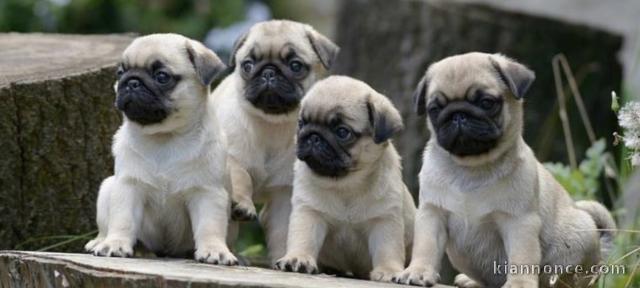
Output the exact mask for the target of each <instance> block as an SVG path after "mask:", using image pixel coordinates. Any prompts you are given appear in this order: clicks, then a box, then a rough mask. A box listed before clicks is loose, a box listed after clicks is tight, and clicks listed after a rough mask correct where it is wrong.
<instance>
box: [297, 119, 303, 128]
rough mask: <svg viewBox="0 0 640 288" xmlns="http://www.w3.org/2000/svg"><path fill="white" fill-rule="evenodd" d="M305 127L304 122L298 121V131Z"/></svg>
mask: <svg viewBox="0 0 640 288" xmlns="http://www.w3.org/2000/svg"><path fill="white" fill-rule="evenodd" d="M303 126H304V120H302V119H298V129H300V128H302V127H303Z"/></svg>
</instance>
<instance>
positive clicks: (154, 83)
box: [116, 59, 181, 125]
mask: <svg viewBox="0 0 640 288" xmlns="http://www.w3.org/2000/svg"><path fill="white" fill-rule="evenodd" d="M117 73H118V86H117V91H118V96H117V98H116V106H117V107H118V109H119V110H120V111H122V112H124V114H125V115H126V116H127V118H129V119H130V120H131V121H134V122H137V123H139V124H141V125H149V124H156V123H160V122H162V121H163V120H164V119H165V118H167V116H168V115H169V114H170V113H171V111H172V109H173V107H172V105H171V98H170V95H171V92H172V91H173V89H174V88H175V86H176V85H177V84H178V83H179V82H180V80H181V79H180V78H181V76H180V75H177V74H175V73H174V72H173V71H171V70H170V69H169V68H168V67H167V65H166V64H165V63H164V62H163V61H161V60H159V59H155V60H153V61H151V62H150V63H144V64H143V65H135V64H131V63H126V62H123V63H122V65H120V67H119V68H118V72H117Z"/></svg>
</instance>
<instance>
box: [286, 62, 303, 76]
mask: <svg viewBox="0 0 640 288" xmlns="http://www.w3.org/2000/svg"><path fill="white" fill-rule="evenodd" d="M303 67H304V65H303V64H302V62H300V61H297V60H294V61H291V62H290V63H289V69H291V71H293V72H296V73H298V72H300V71H302V68H303Z"/></svg>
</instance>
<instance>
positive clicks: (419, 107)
mask: <svg viewBox="0 0 640 288" xmlns="http://www.w3.org/2000/svg"><path fill="white" fill-rule="evenodd" d="M428 84H429V80H428V79H427V76H426V75H425V76H424V77H422V79H421V80H420V82H419V83H418V87H416V91H415V92H413V105H414V106H415V110H416V113H418V115H420V116H422V115H424V113H426V112H427V95H425V94H427V90H428V89H429V87H428Z"/></svg>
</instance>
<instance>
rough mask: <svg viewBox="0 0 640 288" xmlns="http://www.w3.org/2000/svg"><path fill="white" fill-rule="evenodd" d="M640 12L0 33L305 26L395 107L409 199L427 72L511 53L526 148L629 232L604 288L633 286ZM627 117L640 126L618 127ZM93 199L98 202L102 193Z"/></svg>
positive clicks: (72, 241) (367, 1)
mask: <svg viewBox="0 0 640 288" xmlns="http://www.w3.org/2000/svg"><path fill="white" fill-rule="evenodd" d="M638 16H640V1H638V0H612V1H599V0H563V1H556V0H457V1H427V0H399V1H387V0H350V1H347V0H343V1H340V0H264V1H259V0H245V1H243V0H189V1H179V0H153V1H152V0H146V1H128V0H0V32H44V33H72V34H112V33H136V34H148V33H157V32H174V33H180V34H184V35H186V36H189V37H192V38H195V39H199V40H201V41H203V42H204V43H205V44H206V45H207V46H208V47H210V48H211V49H213V50H214V51H216V52H217V53H218V54H219V55H220V56H221V58H223V59H226V58H227V57H228V54H229V51H230V49H231V47H232V46H233V43H234V41H235V39H236V38H237V37H238V36H239V35H241V34H242V33H243V32H244V31H246V30H247V29H248V28H249V27H250V26H251V25H252V24H254V23H256V22H259V21H264V20H268V19H274V18H275V19H281V18H286V19H292V20H296V21H301V22H307V23H309V24H311V25H312V26H314V27H315V28H316V29H317V30H319V31H320V32H321V33H323V34H325V35H327V36H329V37H330V38H331V39H334V41H335V42H336V43H337V44H338V45H339V46H340V47H341V49H342V50H341V53H340V55H339V59H338V61H337V64H336V67H334V69H333V70H334V71H333V72H334V73H337V74H347V75H350V76H353V77H356V78H359V79H361V80H364V81H365V82H367V83H369V84H370V85H371V86H372V87H374V88H375V89H377V90H379V91H380V92H382V93H383V94H385V95H387V96H388V97H389V98H390V99H391V100H392V101H393V102H394V104H395V105H396V106H397V107H398V108H399V110H401V112H402V114H403V117H404V119H405V124H406V129H405V131H404V132H403V133H402V134H401V135H399V136H398V137H397V138H396V139H395V143H396V145H397V147H398V149H399V150H400V152H401V154H402V156H403V164H404V176H405V181H406V183H407V185H408V186H409V188H410V189H411V191H412V193H413V194H414V196H415V195H417V192H418V186H417V177H416V175H417V174H418V171H419V168H420V165H421V163H420V161H421V159H420V158H421V157H420V156H421V149H422V147H424V143H425V141H426V140H427V139H428V135H427V133H426V127H425V119H424V118H419V117H417V116H416V115H415V114H414V113H413V112H412V111H413V107H412V105H413V103H412V101H411V94H412V93H413V89H414V88H415V87H416V85H417V83H418V81H419V79H420V78H421V77H422V76H423V74H424V71H425V69H426V68H427V67H428V65H429V64H430V63H432V62H434V61H437V60H439V59H441V58H443V57H446V56H450V55H454V54H458V53H463V52H468V51H483V52H491V53H494V52H497V53H504V54H506V55H508V56H510V57H513V58H515V59H517V60H519V61H520V62H523V63H525V64H526V65H528V66H529V67H531V68H532V69H533V70H535V71H536V74H537V80H536V82H535V83H534V84H533V86H532V88H531V90H530V92H529V95H528V98H527V99H526V110H525V111H526V115H525V117H526V123H525V140H526V141H527V143H529V145H531V146H532V147H533V149H534V151H535V152H536V155H537V156H538V158H539V159H540V160H541V161H543V162H546V165H547V167H548V168H549V170H550V171H551V172H552V173H553V174H554V175H555V176H556V178H557V179H558V180H559V181H560V182H561V183H562V184H563V185H564V186H565V188H567V190H568V191H569V192H570V193H571V194H572V196H573V197H574V198H576V199H596V200H598V201H601V202H603V203H605V204H606V205H607V206H608V207H609V208H611V210H612V211H614V213H615V215H616V217H617V220H618V223H620V225H621V229H624V230H625V231H621V232H620V233H619V235H618V239H617V242H616V243H617V247H616V253H615V255H614V256H613V258H612V259H610V262H611V263H614V262H616V263H625V264H626V265H627V267H628V269H627V271H626V272H627V273H626V274H625V275H619V276H614V275H610V276H606V277H603V279H602V280H600V282H599V284H598V285H600V286H601V287H640V286H638V285H640V280H638V277H637V276H636V275H637V274H640V271H635V270H634V269H637V268H638V264H639V263H640V257H639V256H638V255H640V252H639V251H640V231H638V230H640V228H639V227H640V217H639V216H638V206H639V205H640V175H638V173H635V171H634V164H635V165H638V164H640V156H638V155H637V154H636V153H637V152H638V149H639V148H640V147H636V146H634V143H632V142H633V140H634V139H638V137H640V131H634V130H633V128H634V127H640V111H634V110H633V109H631V108H628V109H626V110H625V109H624V108H623V109H622V110H619V109H620V107H624V106H625V104H626V103H632V102H633V101H635V100H637V98H638V97H640V71H639V69H638V64H639V60H638V59H639V55H640V37H639V35H640V17H638ZM0 74H1V71H0ZM612 92H615V93H616V95H617V97H616V99H612ZM612 101H613V103H612ZM624 113H627V114H624ZM634 113H635V114H634ZM624 115H626V116H629V117H631V118H633V117H636V118H634V119H636V120H637V121H638V123H635V124H634V123H632V124H629V123H626V124H625V123H619V120H620V119H621V118H625V116H624ZM629 117H627V118H629ZM627 118H625V119H627ZM621 124H622V127H621ZM636 124H637V125H636ZM114 129H115V127H114ZM634 137H635V138H634ZM637 143H640V140H639V142H637ZM637 146H640V145H637ZM634 157H637V158H634ZM634 159H636V160H637V162H634V161H633V160H634ZM105 173H107V174H108V173H110V171H105ZM91 193H92V196H91V197H93V198H91V197H90V199H89V201H90V202H91V203H95V201H94V200H95V193H97V191H91ZM92 205H95V204H92ZM0 206H2V203H0ZM0 208H2V207H0ZM92 209H95V206H93V207H92ZM93 211H95V210H93ZM87 215H90V216H88V217H93V215H91V214H90V213H89V214H87ZM89 220H90V221H83V223H92V221H93V219H92V218H91V219H89ZM38 221H52V220H51V219H45V218H39V220H38ZM53 226H54V227H55V225H53ZM3 229H4V232H5V234H8V233H13V234H16V235H17V236H16V235H14V236H11V237H7V239H10V240H7V241H5V242H0V249H29V250H38V249H44V250H54V251H80V249H81V247H82V245H83V244H84V241H85V240H86V239H89V238H91V237H92V236H93V233H95V231H94V229H95V227H92V226H90V225H76V226H64V227H63V228H59V230H63V231H60V233H51V232H42V231H32V232H33V233H21V232H20V227H12V228H11V229H9V228H2V227H0V230H3ZM8 230H13V231H14V232H7V231H8ZM0 232H2V231H0ZM0 234H1V233H0ZM262 237H263V236H262V234H261V231H260V229H259V227H258V225H257V224H256V223H245V224H243V230H242V232H241V241H239V242H238V245H237V247H236V250H237V251H239V252H240V253H241V254H242V255H243V256H246V257H248V258H251V259H258V260H256V261H258V262H259V261H260V260H259V259H260V258H261V257H263V256H264V253H265V250H264V246H263V239H262ZM0 238H1V237H0ZM0 240H1V239H0ZM634 271H635V272H634Z"/></svg>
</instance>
